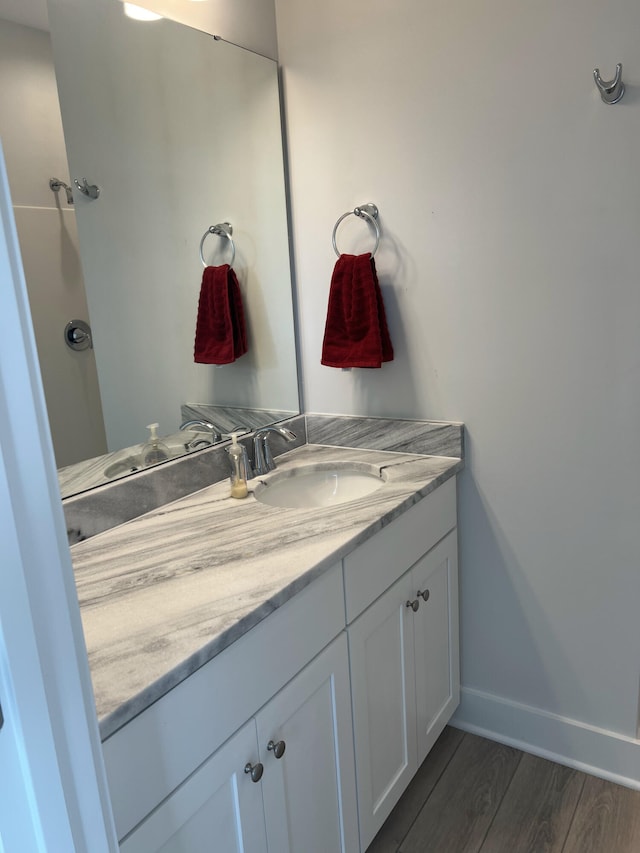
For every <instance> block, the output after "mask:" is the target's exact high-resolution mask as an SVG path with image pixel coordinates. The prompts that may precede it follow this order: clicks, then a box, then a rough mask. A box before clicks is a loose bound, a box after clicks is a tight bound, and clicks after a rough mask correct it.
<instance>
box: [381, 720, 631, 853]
mask: <svg viewBox="0 0 640 853" xmlns="http://www.w3.org/2000/svg"><path fill="white" fill-rule="evenodd" d="M367 853H640V791H632V790H630V789H629V788H624V787H622V786H621V785H615V784H614V783H612V782H605V781H603V780H602V779H598V778H596V777H595V776H588V775H587V774H586V773H581V772H579V771H578V770H571V769H569V768H567V767H562V766H561V765H559V764H554V763H553V762H551V761H547V760H545V759H543V758H537V757H535V756H533V755H529V754H527V753H524V752H520V751H519V750H517V749H513V748H512V747H508V746H503V745H502V744H499V743H494V742H493V741H490V740H486V739H485V738H481V737H477V736H476V735H471V734H464V733H463V732H461V731H458V730H456V729H452V728H446V729H445V730H444V732H443V733H442V735H441V736H440V739H439V740H438V742H437V743H436V745H435V746H434V748H433V749H432V751H431V752H430V753H429V755H428V756H427V759H426V761H425V762H424V764H423V765H422V767H421V768H420V770H419V771H418V773H417V774H416V776H415V778H414V779H413V781H412V782H411V784H410V785H409V787H408V788H407V790H406V791H405V793H404V794H403V796H402V798H401V799H400V801H399V802H398V804H397V805H396V807H395V809H394V810H393V811H392V813H391V815H390V816H389V818H388V820H387V821H386V823H385V824H384V826H383V827H382V829H381V830H380V832H379V833H378V835H377V836H376V838H375V839H374V841H373V843H372V844H371V846H370V847H369V848H368V851H367Z"/></svg>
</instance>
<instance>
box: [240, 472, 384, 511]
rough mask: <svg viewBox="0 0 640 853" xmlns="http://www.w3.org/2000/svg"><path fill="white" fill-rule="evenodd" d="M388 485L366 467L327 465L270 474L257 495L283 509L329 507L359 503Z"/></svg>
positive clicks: (258, 497)
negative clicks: (351, 502) (360, 499)
mask: <svg viewBox="0 0 640 853" xmlns="http://www.w3.org/2000/svg"><path fill="white" fill-rule="evenodd" d="M383 484H384V479H383V477H382V475H381V474H380V472H379V470H378V469H377V468H375V467H374V466H373V465H367V464H365V463H353V464H349V463H335V464H331V463H323V464H322V465H305V466H302V467H300V468H294V469H292V470H291V471H282V472H278V473H276V474H270V475H269V476H268V479H265V480H263V481H261V482H259V483H258V484H257V485H256V487H255V489H254V495H255V497H256V499H257V500H259V501H260V502H261V503H264V504H269V506H280V507H300V508H301V509H304V508H307V507H325V506H335V505H336V504H343V503H349V502H350V501H357V500H358V499H359V498H363V497H365V496H366V495H370V494H371V493H372V492H375V491H377V490H378V489H379V488H380V487H381V486H382V485H383Z"/></svg>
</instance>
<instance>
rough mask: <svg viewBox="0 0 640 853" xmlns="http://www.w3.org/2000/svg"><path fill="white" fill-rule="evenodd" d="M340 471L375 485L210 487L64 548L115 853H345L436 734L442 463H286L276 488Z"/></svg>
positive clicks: (334, 454)
mask: <svg viewBox="0 0 640 853" xmlns="http://www.w3.org/2000/svg"><path fill="white" fill-rule="evenodd" d="M345 462H347V463H348V464H350V465H354V464H355V465H360V466H367V467H368V469H375V470H377V471H378V472H379V474H380V476H381V477H382V479H383V480H384V482H383V484H382V486H381V487H380V488H379V489H378V490H377V491H375V492H374V493H372V494H371V495H368V496H365V497H362V498H359V499H356V500H352V501H351V502H348V503H344V504H341V505H339V506H327V507H320V508H318V507H309V508H307V507H304V506H302V507H300V506H298V507H295V508H286V507H273V506H269V505H266V504H264V503H261V502H260V501H259V500H257V499H256V498H255V497H254V496H253V495H251V496H250V497H249V498H248V499H246V500H241V501H234V500H233V499H232V498H230V497H228V491H229V488H228V482H226V481H225V482H221V483H218V484H216V485H214V486H210V487H208V488H206V489H203V490H202V491H200V492H198V493H196V494H194V495H190V496H188V497H186V498H183V499H181V500H179V501H176V502H174V503H173V504H169V505H167V506H165V507H161V508H159V509H158V510H155V511H154V512H152V513H149V514H148V515H146V516H142V517H141V518H139V519H135V520H134V521H131V522H129V523H127V524H124V525H121V526H120V527H117V528H114V529H113V530H110V531H107V532H105V533H103V534H100V535H98V536H95V537H93V538H92V539H91V540H88V541H87V542H83V543H79V544H78V545H75V546H73V548H72V556H73V562H74V569H75V572H76V579H77V586H78V595H79V599H80V603H81V612H82V616H83V623H84V629H85V635H86V640H87V647H88V653H89V662H90V666H91V671H92V678H93V682H94V690H95V695H96V704H97V708H98V716H99V720H100V728H101V734H102V737H103V749H104V757H105V764H106V768H107V776H108V780H109V787H110V792H111V797H112V803H113V810H114V815H115V820H116V826H117V832H118V838H119V839H120V840H121V850H122V851H123V853H151V852H152V851H154V853H155V851H160V850H162V851H165V853H168V851H185V850H189V851H191V850H193V851H194V852H195V851H200V850H203V849H208V847H210V846H211V843H212V839H214V840H215V843H214V849H216V850H220V851H224V853H232V851H240V850H249V851H252V853H254V851H255V852H256V853H262V851H264V853H266V851H267V850H277V851H278V853H287V851H289V853H301V851H304V853H315V851H320V850H322V851H327V850H332V851H334V850H335V851H336V853H338V851H340V853H357V851H364V850H366V848H367V846H368V845H369V844H370V843H371V841H372V839H373V837H374V835H375V834H376V832H377V831H378V829H379V828H380V826H381V825H382V823H383V822H384V820H385V819H386V817H387V816H388V814H389V812H390V811H391V809H392V808H393V805H394V804H395V803H396V802H397V800H398V798H399V797H400V795H401V793H402V791H403V790H404V789H405V787H406V786H407V784H408V783H409V781H410V779H411V778H412V776H413V775H414V773H415V772H416V770H417V768H418V766H419V764H420V763H421V762H422V760H423V759H424V757H425V756H426V755H427V753H428V751H429V749H430V748H431V746H432V745H433V743H434V742H435V740H436V738H437V737H438V735H439V734H440V732H441V731H442V729H443V727H444V726H445V724H446V722H447V720H448V719H449V718H450V716H451V715H452V713H453V711H454V709H455V707H456V705H457V703H458V693H459V672H458V609H457V608H458V604H457V597H458V591H457V547H456V480H455V474H456V473H457V472H458V471H459V470H460V469H461V467H462V462H461V460H459V459H455V458H449V457H437V456H419V455H415V454H407V453H389V452H381V451H374V450H355V449H353V448H336V447H319V446H304V447H302V448H298V449H296V450H294V451H292V452H290V453H287V454H285V455H284V456H281V457H280V458H279V460H278V471H277V472H275V475H276V476H279V477H282V476H283V475H286V473H287V472H291V471H293V470H295V469H296V468H297V467H299V466H307V467H308V466H321V467H322V466H323V465H324V466H325V467H326V465H327V464H329V463H331V464H334V463H335V464H336V465H340V464H344V463H345ZM269 476H274V475H267V477H266V478H265V480H267V481H268V478H269Z"/></svg>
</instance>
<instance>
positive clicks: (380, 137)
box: [276, 0, 640, 783]
mask: <svg viewBox="0 0 640 853" xmlns="http://www.w3.org/2000/svg"><path fill="white" fill-rule="evenodd" d="M276 11H277V22H278V44H279V51H280V62H281V63H282V65H283V69H284V72H283V73H284V88H285V102H286V115H287V123H288V142H289V154H290V168H291V185H292V208H293V227H294V241H295V259H296V269H297V290H298V300H299V305H300V324H301V336H302V359H303V376H304V394H305V407H306V409H307V411H318V412H344V413H353V414H370V415H396V416H402V417H428V418H437V419H444V420H447V419H451V420H454V419H456V420H462V421H464V422H465V423H466V426H467V439H468V444H467V452H468V457H467V469H466V471H465V473H464V475H463V476H462V482H461V494H460V537H461V566H462V582H461V606H462V650H463V651H462V665H463V669H462V675H463V683H464V686H465V688H466V693H465V699H464V701H463V707H462V710H461V713H460V715H459V720H460V721H461V723H462V724H465V725H467V726H474V725H475V726H478V727H480V728H484V729H486V730H488V731H491V732H493V734H494V735H495V736H502V737H512V738H514V739H517V738H518V737H520V738H522V739H523V741H525V742H528V743H529V746H531V747H532V748H535V749H537V750H538V751H543V750H545V749H548V750H551V751H553V752H556V753H559V754H560V755H561V757H564V758H565V759H566V760H570V761H573V762H574V763H575V762H577V761H580V760H583V761H585V762H586V763H587V764H591V765H592V766H595V767H596V769H598V770H599V771H601V772H610V773H613V774H615V773H618V774H619V775H621V776H626V777H628V778H633V779H635V781H636V782H638V783H640V770H639V769H638V768H639V767H640V763H638V761H637V760H636V763H635V769H634V768H632V769H629V765H630V762H629V761H627V760H626V759H628V758H629V756H630V755H631V754H633V755H635V756H636V757H637V754H638V753H637V747H638V742H637V741H635V740H634V738H635V735H636V724H637V711H638V673H639V666H640V619H638V605H639V603H640V571H639V568H640V560H639V556H640V549H639V547H638V538H637V527H638V509H639V507H640V470H639V468H640V466H639V464H638V452H637V436H638V429H639V421H640V336H639V335H638V333H637V326H638V318H639V317H640V286H639V283H640V239H639V234H640V145H639V144H638V140H639V139H640V58H639V55H638V48H637V45H638V37H639V36H640V7H638V5H637V4H635V3H633V2H631V0H612V2H610V3H607V4H601V3H598V2H596V0H586V2H578V0H567V2H565V3H562V4H557V3H552V2H542V3H527V4H515V5H514V4H512V3H507V2H505V0H491V2H483V3H477V2H472V0H458V2H454V3H451V2H447V3H445V2H430V3H423V2H421V0H407V2H405V3H403V4H401V8H399V7H398V4H390V3H388V2H386V0H368V2H366V3H365V2H364V0H352V2H350V3H343V2H341V0H325V2H324V3H316V2H314V0H276ZM616 62H623V63H624V76H625V78H626V81H627V94H626V96H625V98H624V100H623V102H622V103H621V104H619V105H618V106H606V105H604V104H603V103H602V102H601V100H600V98H599V96H598V94H597V93H596V92H595V87H594V83H593V78H592V71H593V68H594V66H599V67H600V69H601V71H602V74H603V76H604V77H605V79H606V78H610V77H612V76H613V72H614V68H615V63H616ZM368 201H373V202H375V203H376V204H377V205H378V206H379V208H380V214H381V226H382V230H383V240H382V243H381V247H380V250H379V252H378V255H377V257H376V262H377V266H378V271H379V274H380V279H381V284H382V287H383V293H384V299H385V302H386V306H387V313H388V317H389V322H390V328H391V335H392V339H393V342H394V345H395V350H396V360H395V361H394V362H393V363H392V364H390V365H385V366H384V367H383V368H382V369H381V370H380V371H365V370H361V371H357V370H356V371H352V372H341V371H337V370H334V369H331V368H325V367H322V366H321V365H320V350H321V342H322V334H323V326H324V316H325V313H326V303H327V295H328V287H329V279H330V275H331V270H332V267H333V264H334V261H335V256H334V255H333V251H332V247H331V231H332V228H333V225H334V223H335V221H336V219H337V218H338V217H339V216H340V214H342V213H343V212H345V211H346V210H348V209H353V207H354V206H355V205H357V204H360V203H363V202H368ZM348 222H349V223H352V224H351V225H349V228H345V229H344V230H342V229H341V231H340V232H339V238H338V242H339V245H340V246H341V249H342V250H343V251H348V252H357V251H366V250H367V249H368V248H369V246H371V245H372V240H371V238H370V236H369V235H368V234H367V229H366V227H365V226H364V225H363V224H362V223H360V222H358V221H357V220H355V218H354V217H351V218H350V219H349V220H348ZM346 224H347V223H345V225H346ZM478 691H479V692H478ZM485 694H486V695H485ZM480 706H482V711H480V710H479V708H480ZM521 706H531V707H530V708H529V709H526V708H524V707H521ZM509 715H511V717H510V718H511V719H512V720H516V721H517V724H515V725H514V727H513V731H511V730H509V731H508V728H509V727H508V726H507V725H506V723H505V722H504V719H505V717H509ZM554 715H555V716H554ZM527 720H528V722H527ZM519 726H520V727H519ZM554 726H555V727H556V729H557V730H558V731H557V732H556V734H557V737H555V740H554V737H552V735H551V733H550V729H551V728H553V727H554ZM585 726H586V729H585V728H584V727H585ZM599 729H602V730H603V731H602V732H600V731H599ZM579 730H584V731H587V732H589V733H590V736H591V735H593V738H592V740H593V741H594V743H595V741H598V745H599V746H598V747H597V748H596V746H594V751H593V752H592V753H590V754H589V755H580V754H579V752H580V749H579V748H578V747H577V746H576V745H575V741H574V739H573V738H574V735H575V733H576V732H577V731H579ZM592 745H593V744H592ZM598 749H599V750H600V751H598ZM616 750H618V752H619V753H621V754H624V756H626V758H624V757H623V759H622V760H621V761H620V762H618V763H617V764H616V760H614V758H612V756H613V753H614V752H615V751H616ZM598 756H599V757H598ZM625 761H626V763H625ZM623 765H624V766H623Z"/></svg>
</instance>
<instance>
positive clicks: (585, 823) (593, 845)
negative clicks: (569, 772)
mask: <svg viewBox="0 0 640 853" xmlns="http://www.w3.org/2000/svg"><path fill="white" fill-rule="evenodd" d="M639 850H640V791H632V790H631V789H629V788H623V787H622V785H615V784H614V783H613V782H607V781H606V780H604V779H598V778H596V777H595V776H588V777H587V780H586V782H585V784H584V788H583V790H582V795H581V797H580V801H579V803H578V808H577V809H576V813H575V817H574V820H573V824H572V826H571V829H570V830H569V835H568V837H567V841H566V844H565V847H564V851H563V853H638V851H639Z"/></svg>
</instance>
